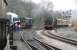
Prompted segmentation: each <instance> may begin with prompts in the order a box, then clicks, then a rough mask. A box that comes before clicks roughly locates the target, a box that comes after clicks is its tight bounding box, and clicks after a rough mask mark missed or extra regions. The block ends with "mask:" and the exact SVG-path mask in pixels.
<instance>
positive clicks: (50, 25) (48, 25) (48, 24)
mask: <svg viewBox="0 0 77 50" xmlns="http://www.w3.org/2000/svg"><path fill="white" fill-rule="evenodd" d="M44 25H45V26H44V28H45V29H47V30H52V29H55V28H56V27H57V19H56V18H55V17H52V16H48V17H47V18H46V19H45V21H44Z"/></svg>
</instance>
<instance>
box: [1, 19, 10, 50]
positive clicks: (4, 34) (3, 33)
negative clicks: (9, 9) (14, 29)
mask: <svg viewBox="0 0 77 50" xmlns="http://www.w3.org/2000/svg"><path fill="white" fill-rule="evenodd" d="M8 31H9V20H8V19H4V18H0V50H3V49H4V48H5V46H6V44H7V35H8Z"/></svg>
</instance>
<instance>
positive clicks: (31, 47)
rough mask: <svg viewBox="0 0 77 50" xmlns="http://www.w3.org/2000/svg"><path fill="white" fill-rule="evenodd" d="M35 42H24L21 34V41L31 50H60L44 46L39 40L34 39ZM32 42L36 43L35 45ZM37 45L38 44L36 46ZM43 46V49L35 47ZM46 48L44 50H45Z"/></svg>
mask: <svg viewBox="0 0 77 50" xmlns="http://www.w3.org/2000/svg"><path fill="white" fill-rule="evenodd" d="M33 39H34V40H24V38H23V35H22V34H21V41H23V42H24V43H25V44H27V46H28V47H29V48H30V49H29V50H60V49H58V48H55V47H52V46H49V45H47V44H44V43H42V42H40V41H39V40H37V39H35V38H33ZM32 41H35V42H34V43H33V45H32V44H31V42H32ZM35 43H36V44H35ZM34 44H35V45H38V44H39V45H38V46H41V47H36V46H35V45H34ZM43 48H44V49H43Z"/></svg>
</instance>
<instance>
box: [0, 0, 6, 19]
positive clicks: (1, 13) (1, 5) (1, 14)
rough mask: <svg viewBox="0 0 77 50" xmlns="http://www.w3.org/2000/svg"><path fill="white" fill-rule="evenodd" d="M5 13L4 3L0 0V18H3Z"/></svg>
mask: <svg viewBox="0 0 77 50" xmlns="http://www.w3.org/2000/svg"><path fill="white" fill-rule="evenodd" d="M5 13H6V5H5V3H4V0H0V18H5Z"/></svg>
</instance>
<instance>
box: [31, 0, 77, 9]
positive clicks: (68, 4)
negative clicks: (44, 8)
mask: <svg viewBox="0 0 77 50" xmlns="http://www.w3.org/2000/svg"><path fill="white" fill-rule="evenodd" d="M32 1H33V2H35V3H37V4H38V3H41V2H42V1H43V0H32ZM44 1H48V0H44ZM49 1H51V2H52V3H53V5H54V10H69V9H73V10H74V9H77V4H76V3H77V2H76V0H49Z"/></svg>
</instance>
